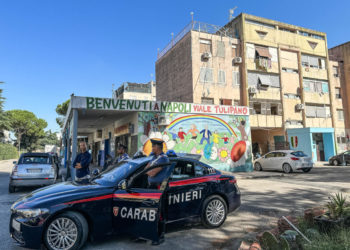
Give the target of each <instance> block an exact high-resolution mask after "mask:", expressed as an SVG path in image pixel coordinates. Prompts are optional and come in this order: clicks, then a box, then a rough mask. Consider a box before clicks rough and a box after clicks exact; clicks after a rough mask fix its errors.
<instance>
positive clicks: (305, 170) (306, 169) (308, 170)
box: [302, 168, 311, 173]
mask: <svg viewBox="0 0 350 250" xmlns="http://www.w3.org/2000/svg"><path fill="white" fill-rule="evenodd" d="M302 170H303V172H304V173H308V172H310V171H311V168H302Z"/></svg>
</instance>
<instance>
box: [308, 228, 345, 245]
mask: <svg viewBox="0 0 350 250" xmlns="http://www.w3.org/2000/svg"><path fill="white" fill-rule="evenodd" d="M309 239H310V240H311V243H307V242H306V241H303V243H302V249H304V250H326V249H327V250H328V249H332V250H338V249H339V250H343V249H350V247H349V246H350V229H349V228H340V229H337V230H334V231H332V232H330V233H327V234H324V233H319V234H314V235H310V238H309Z"/></svg>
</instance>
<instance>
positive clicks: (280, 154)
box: [275, 152, 286, 157]
mask: <svg viewBox="0 0 350 250" xmlns="http://www.w3.org/2000/svg"><path fill="white" fill-rule="evenodd" d="M285 156H286V153H283V152H276V153H275V157H285Z"/></svg>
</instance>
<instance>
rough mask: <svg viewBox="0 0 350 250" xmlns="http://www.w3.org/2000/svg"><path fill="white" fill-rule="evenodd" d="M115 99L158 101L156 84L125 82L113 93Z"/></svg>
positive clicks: (152, 82) (151, 82)
mask: <svg viewBox="0 0 350 250" xmlns="http://www.w3.org/2000/svg"><path fill="white" fill-rule="evenodd" d="M113 95H114V96H113V98H117V99H132V100H150V101H155V100H156V83H155V82H154V81H150V82H148V83H132V82H125V83H123V84H122V85H121V86H120V87H119V88H118V89H117V90H115V91H114V93H113Z"/></svg>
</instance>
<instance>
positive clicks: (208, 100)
mask: <svg viewBox="0 0 350 250" xmlns="http://www.w3.org/2000/svg"><path fill="white" fill-rule="evenodd" d="M202 104H214V98H208V97H202Z"/></svg>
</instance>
